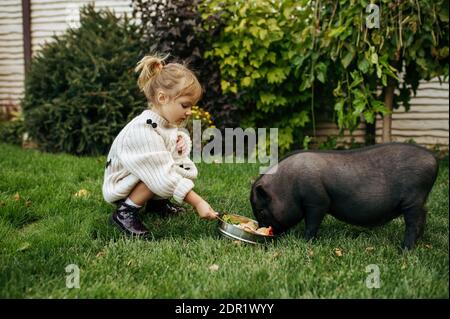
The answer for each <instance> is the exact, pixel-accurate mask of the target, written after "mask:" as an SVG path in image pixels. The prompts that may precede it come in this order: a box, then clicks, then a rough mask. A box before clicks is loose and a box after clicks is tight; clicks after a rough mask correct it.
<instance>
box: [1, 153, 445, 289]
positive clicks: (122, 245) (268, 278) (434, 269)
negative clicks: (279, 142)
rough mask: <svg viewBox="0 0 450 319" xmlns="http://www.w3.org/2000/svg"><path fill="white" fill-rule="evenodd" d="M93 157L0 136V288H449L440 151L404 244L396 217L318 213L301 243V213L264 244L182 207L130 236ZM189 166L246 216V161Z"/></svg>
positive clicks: (221, 207) (215, 202) (251, 168)
mask: <svg viewBox="0 0 450 319" xmlns="http://www.w3.org/2000/svg"><path fill="white" fill-rule="evenodd" d="M104 165H105V157H96V158H92V157H86V158H79V157H74V156H70V155H65V154H46V153H41V152H38V151H32V150H22V149H21V148H19V147H15V146H9V145H5V144H0V297H1V298H448V297H449V293H448V287H449V278H448V276H449V260H448V248H449V247H448V243H449V242H448V235H449V228H448V221H449V218H448V160H447V161H444V162H442V163H441V166H440V173H439V177H438V180H437V182H436V184H435V186H434V188H433V191H432V193H431V196H430V198H429V200H428V208H429V215H428V220H427V227H426V230H425V235H424V237H423V238H422V239H421V240H420V241H419V244H418V247H417V248H416V249H415V250H414V251H412V252H401V251H400V250H399V244H400V241H401V240H402V238H403V231H404V223H403V220H402V219H397V220H395V221H393V222H391V223H389V224H387V225H385V226H382V227H378V228H374V229H363V228H359V227H354V226H350V225H346V224H344V223H342V222H339V221H337V220H335V219H334V218H332V217H330V216H327V217H326V219H325V221H324V223H323V225H322V226H321V228H320V232H319V238H318V239H317V241H316V242H314V243H312V244H311V243H307V242H305V241H304V240H303V239H302V232H303V228H304V225H303V223H301V224H300V225H298V226H297V227H295V228H294V229H292V230H291V231H290V232H289V233H288V234H286V235H285V236H283V237H282V238H280V239H279V240H277V241H276V242H275V243H273V244H270V245H268V246H252V245H247V244H239V243H237V242H234V241H232V240H229V239H227V238H224V237H222V236H221V235H220V234H219V233H218V231H217V223H216V222H211V221H206V220H201V219H200V218H198V217H197V215H196V213H195V212H194V211H193V210H192V209H188V213H186V214H184V215H179V216H172V217H158V216H155V215H149V216H146V217H145V219H144V221H145V224H146V225H147V226H148V227H149V228H150V229H151V232H152V238H151V239H150V240H147V241H145V240H139V239H130V238H127V237H126V236H124V235H122V234H121V233H120V232H118V231H116V229H115V228H113V227H112V226H110V225H109V223H108V218H109V216H110V214H111V212H112V210H113V207H112V206H110V205H109V204H107V203H106V202H104V201H103V198H102V194H101V184H102V178H103V169H104ZM198 168H199V172H200V174H199V180H198V181H197V183H196V187H195V189H196V191H197V192H198V193H199V194H201V195H202V196H203V197H204V198H205V199H207V200H208V201H209V202H210V204H211V205H212V207H213V208H214V209H216V210H217V211H230V212H236V213H240V214H243V215H247V216H251V209H250V202H249V199H248V198H249V191H250V185H251V182H252V180H253V179H254V178H255V177H256V176H257V174H258V166H257V165H256V164H234V165H233V164H200V165H199V166H198ZM80 190H82V191H81V192H80ZM77 195H78V196H77ZM186 207H188V206H186ZM70 264H75V265H77V266H78V267H79V269H80V281H79V282H80V288H79V289H76V288H75V289H69V288H67V287H66V276H68V275H70V274H71V273H66V270H65V268H66V266H68V265H70ZM369 265H376V266H378V269H379V272H380V280H381V281H380V287H379V288H373V289H370V288H368V287H367V286H366V278H367V276H368V275H370V273H369V272H366V267H367V266H369ZM211 266H213V267H211Z"/></svg>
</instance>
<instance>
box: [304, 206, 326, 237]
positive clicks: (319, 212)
mask: <svg viewBox="0 0 450 319" xmlns="http://www.w3.org/2000/svg"><path fill="white" fill-rule="evenodd" d="M327 209H328V208H327V207H319V206H309V207H305V239H306V240H308V241H309V240H311V239H313V238H314V237H316V235H317V232H318V230H319V226H320V224H321V223H322V220H323V218H324V217H325V214H326V213H327Z"/></svg>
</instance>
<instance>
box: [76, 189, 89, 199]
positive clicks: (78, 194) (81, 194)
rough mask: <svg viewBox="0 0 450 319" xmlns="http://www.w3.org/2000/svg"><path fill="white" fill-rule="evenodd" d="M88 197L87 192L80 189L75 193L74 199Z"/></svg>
mask: <svg viewBox="0 0 450 319" xmlns="http://www.w3.org/2000/svg"><path fill="white" fill-rule="evenodd" d="M88 195H89V192H88V191H87V190H85V189H84V188H82V189H80V190H79V191H78V192H76V193H75V197H86V196H88Z"/></svg>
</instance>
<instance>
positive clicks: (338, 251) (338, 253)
mask: <svg viewBox="0 0 450 319" xmlns="http://www.w3.org/2000/svg"><path fill="white" fill-rule="evenodd" d="M334 254H335V255H336V256H338V257H341V256H342V249H340V248H335V249H334Z"/></svg>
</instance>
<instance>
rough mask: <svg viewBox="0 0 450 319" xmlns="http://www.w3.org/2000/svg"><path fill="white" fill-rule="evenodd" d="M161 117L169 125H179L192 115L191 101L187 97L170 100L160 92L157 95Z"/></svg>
mask: <svg viewBox="0 0 450 319" xmlns="http://www.w3.org/2000/svg"><path fill="white" fill-rule="evenodd" d="M158 102H160V108H159V110H160V112H161V116H162V117H164V118H165V119H166V120H167V121H168V122H169V123H170V124H176V125H179V124H181V123H182V122H183V121H184V120H186V119H187V118H188V117H189V116H191V114H192V101H191V99H190V98H189V97H187V96H179V97H178V98H175V99H171V98H169V97H168V96H167V95H165V94H164V93H162V92H159V93H158Z"/></svg>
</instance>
